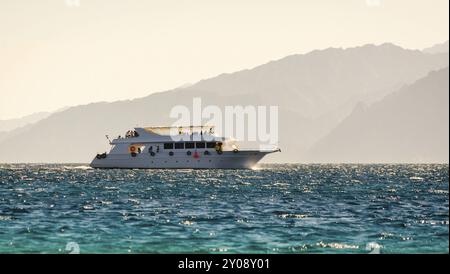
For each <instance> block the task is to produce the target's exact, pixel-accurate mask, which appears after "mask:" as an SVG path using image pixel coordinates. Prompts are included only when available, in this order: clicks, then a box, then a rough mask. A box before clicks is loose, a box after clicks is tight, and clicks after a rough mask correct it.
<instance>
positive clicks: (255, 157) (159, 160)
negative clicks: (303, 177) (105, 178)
mask: <svg viewBox="0 0 450 274" xmlns="http://www.w3.org/2000/svg"><path fill="white" fill-rule="evenodd" d="M269 153H271V152H264V151H239V152H237V153H235V152H232V151H225V152H223V153H222V154H217V153H216V152H214V153H210V154H209V155H205V154H200V153H199V154H198V155H197V157H194V155H189V156H188V155H186V153H174V155H169V154H167V153H158V154H155V155H154V156H152V155H150V154H149V153H140V154H137V155H136V157H132V156H131V154H128V153H127V154H109V155H107V156H106V158H104V159H97V158H94V160H93V161H92V162H91V167H93V168H127V169H133V168H141V169H165V168H169V169H251V168H253V167H254V166H255V165H256V164H257V163H258V162H259V161H260V160H261V159H262V158H263V157H264V156H265V155H267V154H269Z"/></svg>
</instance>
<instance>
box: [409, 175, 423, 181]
mask: <svg viewBox="0 0 450 274" xmlns="http://www.w3.org/2000/svg"><path fill="white" fill-rule="evenodd" d="M409 179H410V180H412V181H423V180H424V179H423V178H422V177H418V176H412V177H409Z"/></svg>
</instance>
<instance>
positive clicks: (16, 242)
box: [0, 165, 449, 253]
mask: <svg viewBox="0 0 450 274" xmlns="http://www.w3.org/2000/svg"><path fill="white" fill-rule="evenodd" d="M448 168H449V167H448V165H266V166H263V167H262V168H261V169H258V170H94V169H89V168H87V167H86V166H79V165H0V253H68V252H69V251H70V250H72V251H75V252H77V251H78V250H79V252H81V253H181V252H183V253H184V252H188V253H190V252H196V253H246V252H248V253H368V252H369V251H370V250H372V252H380V253H448V252H449V196H448V195H449V193H448V190H449V169H448Z"/></svg>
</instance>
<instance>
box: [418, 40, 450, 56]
mask: <svg viewBox="0 0 450 274" xmlns="http://www.w3.org/2000/svg"><path fill="white" fill-rule="evenodd" d="M448 51H449V44H448V41H446V42H444V43H442V44H437V45H434V46H432V47H429V48H426V49H424V50H423V52H425V53H431V54H436V53H446V52H447V53H448Z"/></svg>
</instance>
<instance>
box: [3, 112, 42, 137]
mask: <svg viewBox="0 0 450 274" xmlns="http://www.w3.org/2000/svg"><path fill="white" fill-rule="evenodd" d="M50 114H51V113H50V112H38V113H33V114H30V115H27V116H25V117H22V118H17V119H8V120H0V132H4V131H11V130H14V129H16V128H19V127H23V126H25V125H27V124H32V123H36V122H38V121H40V120H42V119H44V118H47V117H48V116H50Z"/></svg>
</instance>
